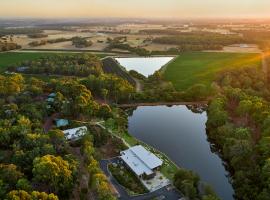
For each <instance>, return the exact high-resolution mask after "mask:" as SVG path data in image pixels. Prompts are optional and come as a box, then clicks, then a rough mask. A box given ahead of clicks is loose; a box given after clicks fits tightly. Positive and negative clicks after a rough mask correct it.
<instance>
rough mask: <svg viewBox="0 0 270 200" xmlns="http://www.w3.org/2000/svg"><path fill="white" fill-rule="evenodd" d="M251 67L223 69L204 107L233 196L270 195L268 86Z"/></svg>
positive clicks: (261, 198) (260, 199)
mask: <svg viewBox="0 0 270 200" xmlns="http://www.w3.org/2000/svg"><path fill="white" fill-rule="evenodd" d="M265 77H266V76H265V75H264V74H263V73H262V72H261V71H260V70H259V69H254V68H244V69H239V70H235V71H229V72H224V73H222V74H221V76H220V77H219V78H218V84H219V85H220V87H221V90H220V91H222V92H221V93H220V94H219V95H218V96H217V97H216V98H214V99H213V100H212V101H211V102H210V105H209V108H208V121H207V129H208V137H209V139H210V141H211V142H213V143H214V144H215V148H216V151H217V152H219V153H220V155H221V156H222V157H223V159H224V160H225V161H226V162H227V164H228V168H229V171H230V172H231V176H232V185H233V187H234V189H235V195H236V198H237V199H243V200H250V199H254V200H266V199H269V197H270V187H269V180H270V175H269V174H270V173H269V172H270V161H269V160H270V151H269V150H270V140H269V136H270V135H269V125H270V124H269V122H270V120H269V119H270V114H269V113H270V105H269V102H268V101H267V100H269V97H270V96H269V94H270V93H269V88H268V82H267V80H266V78H265Z"/></svg>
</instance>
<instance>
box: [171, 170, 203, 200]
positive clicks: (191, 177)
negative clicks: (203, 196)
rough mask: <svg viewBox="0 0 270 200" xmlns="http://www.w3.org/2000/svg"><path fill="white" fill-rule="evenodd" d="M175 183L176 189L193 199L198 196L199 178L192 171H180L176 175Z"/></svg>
mask: <svg viewBox="0 0 270 200" xmlns="http://www.w3.org/2000/svg"><path fill="white" fill-rule="evenodd" d="M173 183H174V185H175V187H177V188H178V189H179V190H180V191H182V192H183V193H184V195H186V196H188V197H190V198H191V199H193V198H195V197H197V196H198V184H199V177H198V175H196V174H194V173H193V172H192V171H188V170H184V169H179V170H178V171H177V172H176V173H175V175H174V178H173Z"/></svg>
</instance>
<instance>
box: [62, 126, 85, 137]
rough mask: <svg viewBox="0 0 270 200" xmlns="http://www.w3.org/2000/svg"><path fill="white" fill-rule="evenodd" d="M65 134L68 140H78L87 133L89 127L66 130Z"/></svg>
mask: <svg viewBox="0 0 270 200" xmlns="http://www.w3.org/2000/svg"><path fill="white" fill-rule="evenodd" d="M63 133H64V134H65V137H66V138H67V139H68V140H78V139H80V138H81V137H82V136H84V135H85V134H86V133H87V127H86V126H82V127H78V128H73V129H68V130H64V131H63Z"/></svg>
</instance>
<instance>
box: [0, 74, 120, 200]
mask: <svg viewBox="0 0 270 200" xmlns="http://www.w3.org/2000/svg"><path fill="white" fill-rule="evenodd" d="M49 92H55V93H56V97H55V101H54V102H53V103H52V104H49V103H48V102H46V98H45V99H44V97H43V96H44V94H48V93H49ZM0 97H1V98H0V105H1V106H0V108H1V109H0V115H1V120H0V124H1V128H0V132H1V134H0V136H1V137H0V144H1V145H0V160H1V164H0V174H1V179H0V198H1V199H8V200H16V199H29V200H30V199H31V200H32V199H33V200H34V199H42V200H58V199H74V198H76V199H79V198H80V199H84V198H85V195H90V194H91V195H94V196H95V198H97V199H100V200H113V199H115V197H114V196H113V195H112V192H111V189H110V187H109V185H108V180H107V178H106V176H105V175H104V174H103V172H102V171H101V169H100V168H99V164H98V161H97V159H98V158H99V157H98V156H97V154H96V150H95V149H96V147H98V146H100V145H102V144H104V143H106V141H107V139H108V138H110V136H109V135H108V134H106V133H102V132H101V133H99V134H96V133H95V132H94V131H93V129H92V128H91V127H89V132H88V133H87V134H86V135H85V136H83V138H82V139H80V140H78V141H76V142H75V143H74V142H72V141H71V142H69V141H67V140H66V138H65V136H64V134H63V132H62V131H61V130H59V129H55V128H54V129H51V130H49V132H47V133H45V132H44V129H43V123H44V120H46V119H47V117H48V116H50V115H51V114H53V113H58V114H59V115H61V116H62V117H66V118H69V119H92V118H95V117H98V118H101V119H107V118H108V117H112V111H111V108H110V107H109V106H108V105H106V104H99V103H97V102H95V101H94V100H93V97H92V94H91V91H90V90H88V89H87V88H86V87H85V86H84V85H81V84H80V83H79V82H77V81H75V80H71V79H63V80H59V79H57V80H51V81H49V82H43V81H41V80H39V79H36V78H30V79H24V78H23V77H22V76H21V75H18V74H16V75H11V76H7V77H4V76H0ZM45 97H46V96H45ZM48 104H49V105H50V107H48ZM115 144H117V141H116V142H115ZM119 148H121V145H120V146H119ZM76 149H78V150H79V152H78V153H76V151H77V150H76ZM82 169H85V170H86V171H87V172H84V173H87V174H88V176H87V177H88V179H86V184H85V185H84V186H82V185H81V184H82V183H81V175H80V174H81V173H82V172H83V171H79V170H82ZM77 195H79V196H77Z"/></svg>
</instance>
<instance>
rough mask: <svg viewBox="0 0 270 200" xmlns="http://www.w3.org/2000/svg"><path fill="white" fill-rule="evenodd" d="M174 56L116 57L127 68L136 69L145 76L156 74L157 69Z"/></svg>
mask: <svg viewBox="0 0 270 200" xmlns="http://www.w3.org/2000/svg"><path fill="white" fill-rule="evenodd" d="M173 58H174V57H137V58H115V59H116V60H117V61H118V62H119V64H120V65H121V66H123V67H125V68H126V70H128V71H130V70H135V71H137V72H139V73H141V74H143V75H144V76H146V77H148V76H149V75H152V74H154V72H155V71H157V70H159V69H160V68H161V67H163V66H164V65H166V64H167V63H168V62H170V61H171V60H172V59H173Z"/></svg>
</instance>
